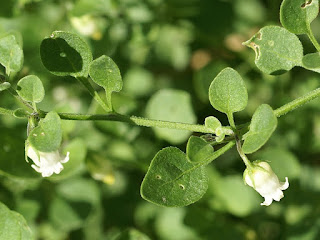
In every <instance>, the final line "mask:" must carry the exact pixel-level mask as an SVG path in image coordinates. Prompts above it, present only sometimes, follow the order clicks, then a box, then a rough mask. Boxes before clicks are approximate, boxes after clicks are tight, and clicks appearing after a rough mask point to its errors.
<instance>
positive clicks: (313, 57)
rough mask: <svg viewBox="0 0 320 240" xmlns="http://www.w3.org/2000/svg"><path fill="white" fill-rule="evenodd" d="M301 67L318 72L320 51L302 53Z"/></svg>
mask: <svg viewBox="0 0 320 240" xmlns="http://www.w3.org/2000/svg"><path fill="white" fill-rule="evenodd" d="M302 67H304V68H305V69H308V70H311V71H314V72H318V73H320V53H309V54H306V55H304V56H303V59H302Z"/></svg>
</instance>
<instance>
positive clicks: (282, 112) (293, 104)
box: [273, 88, 320, 117]
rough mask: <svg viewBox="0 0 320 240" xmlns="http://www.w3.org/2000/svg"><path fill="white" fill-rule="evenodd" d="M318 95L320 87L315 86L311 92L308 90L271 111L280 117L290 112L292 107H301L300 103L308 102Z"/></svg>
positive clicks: (319, 94)
mask: <svg viewBox="0 0 320 240" xmlns="http://www.w3.org/2000/svg"><path fill="white" fill-rule="evenodd" d="M319 96H320V88H317V89H315V90H313V91H311V92H308V93H307V94H305V95H303V96H302V97H299V98H297V99H295V100H293V101H291V102H289V103H287V104H285V105H283V106H282V107H279V108H277V109H276V110H274V111H273V112H274V114H275V115H276V116H277V117H281V116H282V115H285V114H287V113H288V112H291V111H293V110H294V109H296V108H298V107H301V106H302V105H304V104H306V103H308V102H310V101H311V100H313V99H315V98H317V97H319Z"/></svg>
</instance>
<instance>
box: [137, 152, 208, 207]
mask: <svg viewBox="0 0 320 240" xmlns="http://www.w3.org/2000/svg"><path fill="white" fill-rule="evenodd" d="M207 188H208V179H207V176H206V174H205V169H204V168H203V167H195V165H194V164H193V163H192V162H190V161H189V160H188V159H187V157H186V155H185V154H184V153H183V152H182V151H180V150H179V149H178V148H174V147H167V148H164V149H162V150H161V151H159V152H158V153H157V154H156V156H155V157H154V158H153V160H152V162H151V164H150V167H149V170H148V172H147V174H146V176H145V178H144V179H143V182H142V184H141V196H142V197H143V198H144V199H146V200H148V201H150V202H152V203H155V204H158V205H161V206H167V207H182V206H187V205H189V204H191V203H194V202H196V201H198V200H199V199H200V198H201V197H202V196H203V194H204V193H205V192H206V191H207Z"/></svg>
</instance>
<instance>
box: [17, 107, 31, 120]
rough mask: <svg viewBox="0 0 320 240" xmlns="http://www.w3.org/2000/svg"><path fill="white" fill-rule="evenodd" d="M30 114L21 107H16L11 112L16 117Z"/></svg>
mask: <svg viewBox="0 0 320 240" xmlns="http://www.w3.org/2000/svg"><path fill="white" fill-rule="evenodd" d="M30 115H31V114H30V113H29V112H28V111H27V110H25V109H23V108H17V109H16V110H14V112H13V116H15V117H16V118H28V117H29V116H30Z"/></svg>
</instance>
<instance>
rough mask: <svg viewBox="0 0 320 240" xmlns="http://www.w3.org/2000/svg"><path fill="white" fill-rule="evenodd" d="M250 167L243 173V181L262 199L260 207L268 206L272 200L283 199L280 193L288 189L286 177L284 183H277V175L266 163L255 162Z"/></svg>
mask: <svg viewBox="0 0 320 240" xmlns="http://www.w3.org/2000/svg"><path fill="white" fill-rule="evenodd" d="M252 165H253V166H252V167H250V168H247V169H246V170H245V171H244V173H243V179H244V181H245V183H246V184H248V185H249V186H250V187H253V188H254V189H255V190H256V191H257V192H258V193H259V194H260V195H261V196H262V197H264V202H263V203H261V205H265V206H269V205H270V204H271V203H272V201H273V200H275V201H280V199H281V198H283V192H282V191H283V190H286V189H287V188H288V187H289V182H288V178H287V177H286V181H285V182H279V179H278V177H277V175H276V174H275V173H274V172H273V171H272V169H271V167H270V165H269V164H268V163H267V162H263V161H255V162H253V163H252Z"/></svg>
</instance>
